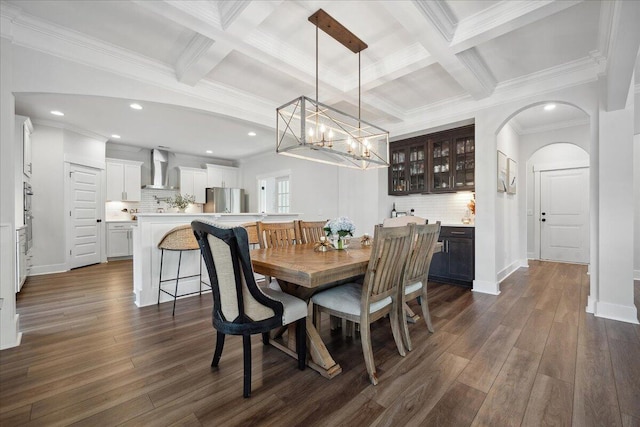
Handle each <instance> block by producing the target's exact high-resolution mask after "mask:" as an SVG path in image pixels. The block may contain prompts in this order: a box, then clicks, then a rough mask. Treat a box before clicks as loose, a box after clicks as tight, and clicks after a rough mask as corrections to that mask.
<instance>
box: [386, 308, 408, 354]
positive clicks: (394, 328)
mask: <svg viewBox="0 0 640 427" xmlns="http://www.w3.org/2000/svg"><path fill="white" fill-rule="evenodd" d="M401 310H402V304H396V305H394V307H393V308H392V309H391V313H390V314H389V321H390V322H391V333H392V334H393V340H394V341H395V342H396V347H397V348H398V353H400V356H402V357H404V356H406V355H407V353H406V352H405V351H404V344H403V343H402V341H403V338H404V337H403V333H402V332H401V331H400V329H401V326H400V319H399V318H402V323H403V324H405V325H406V322H407V319H406V318H405V317H404V313H402V312H400V313H398V312H399V311H401Z"/></svg>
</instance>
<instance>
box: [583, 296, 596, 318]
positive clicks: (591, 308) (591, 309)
mask: <svg viewBox="0 0 640 427" xmlns="http://www.w3.org/2000/svg"><path fill="white" fill-rule="evenodd" d="M585 311H586V312H587V313H591V314H593V313H595V312H596V300H595V299H594V298H593V297H592V296H591V295H589V296H588V297H587V307H586V309H585Z"/></svg>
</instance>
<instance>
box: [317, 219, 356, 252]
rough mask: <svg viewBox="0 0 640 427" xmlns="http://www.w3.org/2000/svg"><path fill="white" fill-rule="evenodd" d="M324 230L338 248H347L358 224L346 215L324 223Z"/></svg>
mask: <svg viewBox="0 0 640 427" xmlns="http://www.w3.org/2000/svg"><path fill="white" fill-rule="evenodd" d="M324 231H325V232H326V233H327V236H329V238H330V239H332V241H333V245H334V246H335V247H336V249H346V248H347V247H348V246H349V237H350V236H353V232H354V231H356V226H355V225H354V224H353V221H351V220H350V219H349V218H347V217H346V216H341V217H339V218H336V219H332V220H330V221H328V222H327V223H326V224H325V225H324Z"/></svg>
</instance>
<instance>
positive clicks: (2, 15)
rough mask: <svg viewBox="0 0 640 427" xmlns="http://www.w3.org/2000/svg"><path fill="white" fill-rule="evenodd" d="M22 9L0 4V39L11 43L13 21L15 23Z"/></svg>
mask: <svg viewBox="0 0 640 427" xmlns="http://www.w3.org/2000/svg"><path fill="white" fill-rule="evenodd" d="M21 13H22V9H20V8H19V7H16V6H14V5H12V4H9V3H5V2H2V3H0V37H3V38H5V39H8V40H10V41H13V21H15V20H16V19H17V18H18V17H19V16H20V14H21Z"/></svg>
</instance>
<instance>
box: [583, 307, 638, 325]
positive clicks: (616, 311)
mask: <svg viewBox="0 0 640 427" xmlns="http://www.w3.org/2000/svg"><path fill="white" fill-rule="evenodd" d="M595 308H596V310H595V313H594V314H595V315H596V317H604V318H605V319H611V320H618V321H620V322H627V323H633V324H636V325H637V324H638V323H639V322H638V310H637V309H636V306H635V305H631V306H628V305H620V304H611V303H608V302H596V307H595Z"/></svg>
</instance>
